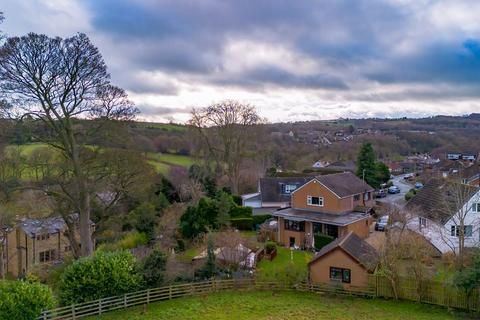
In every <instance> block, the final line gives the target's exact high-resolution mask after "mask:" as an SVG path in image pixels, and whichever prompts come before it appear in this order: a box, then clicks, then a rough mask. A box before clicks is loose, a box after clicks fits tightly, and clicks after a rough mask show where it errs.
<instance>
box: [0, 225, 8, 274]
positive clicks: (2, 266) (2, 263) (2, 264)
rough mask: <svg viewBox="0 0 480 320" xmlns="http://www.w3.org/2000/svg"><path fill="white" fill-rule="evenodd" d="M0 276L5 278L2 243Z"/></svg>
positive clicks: (0, 249)
mask: <svg viewBox="0 0 480 320" xmlns="http://www.w3.org/2000/svg"><path fill="white" fill-rule="evenodd" d="M6 236H7V235H4V237H6ZM0 277H1V278H2V279H3V280H5V261H4V260H3V244H0Z"/></svg>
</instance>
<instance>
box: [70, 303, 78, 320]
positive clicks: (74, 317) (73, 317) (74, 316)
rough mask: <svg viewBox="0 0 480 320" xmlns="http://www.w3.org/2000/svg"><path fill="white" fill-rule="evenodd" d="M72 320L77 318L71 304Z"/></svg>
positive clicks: (73, 306)
mask: <svg viewBox="0 0 480 320" xmlns="http://www.w3.org/2000/svg"><path fill="white" fill-rule="evenodd" d="M71 308H72V319H73V320H75V319H76V318H77V316H76V315H75V305H74V304H72V307H71Z"/></svg>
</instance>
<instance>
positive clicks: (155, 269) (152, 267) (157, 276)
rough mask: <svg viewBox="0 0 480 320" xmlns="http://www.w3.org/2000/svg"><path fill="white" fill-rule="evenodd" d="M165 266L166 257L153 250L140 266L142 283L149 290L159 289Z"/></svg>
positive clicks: (160, 252)
mask: <svg viewBox="0 0 480 320" xmlns="http://www.w3.org/2000/svg"><path fill="white" fill-rule="evenodd" d="M166 265H167V256H166V255H165V254H164V253H163V252H162V251H160V250H154V251H153V252H152V253H151V254H150V255H149V256H148V257H146V258H145V259H144V260H143V261H142V264H141V270H140V272H141V274H142V276H143V281H144V282H145V284H146V285H147V286H148V287H150V288H155V287H159V286H160V285H161V284H162V282H163V275H164V273H165V267H166Z"/></svg>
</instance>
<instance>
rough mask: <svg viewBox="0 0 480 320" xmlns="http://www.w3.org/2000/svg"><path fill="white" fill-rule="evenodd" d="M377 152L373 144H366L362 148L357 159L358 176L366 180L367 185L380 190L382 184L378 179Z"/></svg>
mask: <svg viewBox="0 0 480 320" xmlns="http://www.w3.org/2000/svg"><path fill="white" fill-rule="evenodd" d="M375 160H376V158H375V152H374V151H373V147H372V144H371V143H370V142H365V143H364V144H363V145H362V147H361V148H360V152H359V153H358V158H357V176H358V177H359V178H360V179H364V180H365V182H366V183H368V184H369V185H371V186H372V187H374V188H378V187H379V186H380V183H379V182H378V179H377V170H376V169H377V167H376V161H375Z"/></svg>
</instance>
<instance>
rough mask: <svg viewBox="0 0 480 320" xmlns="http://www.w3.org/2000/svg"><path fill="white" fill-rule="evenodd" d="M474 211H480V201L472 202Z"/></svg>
mask: <svg viewBox="0 0 480 320" xmlns="http://www.w3.org/2000/svg"><path fill="white" fill-rule="evenodd" d="M472 212H476V213H480V203H472Z"/></svg>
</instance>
